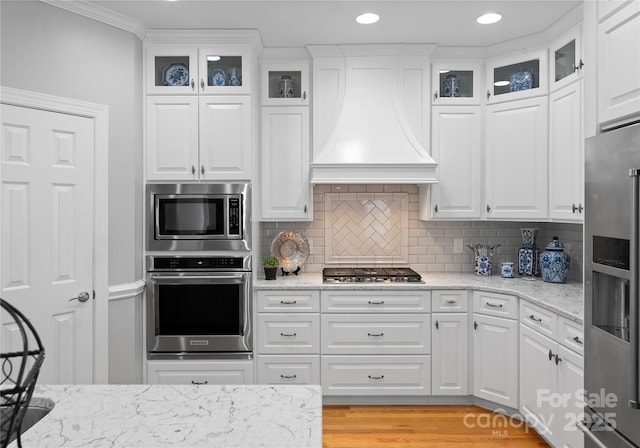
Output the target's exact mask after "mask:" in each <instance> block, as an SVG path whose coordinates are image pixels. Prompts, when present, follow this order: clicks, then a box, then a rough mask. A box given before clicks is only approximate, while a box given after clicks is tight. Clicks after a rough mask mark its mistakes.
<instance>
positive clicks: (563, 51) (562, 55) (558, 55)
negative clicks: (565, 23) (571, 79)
mask: <svg viewBox="0 0 640 448" xmlns="http://www.w3.org/2000/svg"><path fill="white" fill-rule="evenodd" d="M554 56H555V72H556V79H555V81H556V82H558V81H560V80H561V79H563V78H566V77H567V76H569V75H571V74H572V73H573V71H574V64H575V60H576V41H575V40H572V41H571V42H569V43H568V44H567V45H565V46H564V47H562V48H560V49H558V50H556V51H555V54H554Z"/></svg>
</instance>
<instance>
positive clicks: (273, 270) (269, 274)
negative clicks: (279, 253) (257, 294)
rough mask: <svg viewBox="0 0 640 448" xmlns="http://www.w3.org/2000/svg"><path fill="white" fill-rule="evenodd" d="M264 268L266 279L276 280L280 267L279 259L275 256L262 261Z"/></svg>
mask: <svg viewBox="0 0 640 448" xmlns="http://www.w3.org/2000/svg"><path fill="white" fill-rule="evenodd" d="M262 266H263V267H264V278H265V279H266V280H275V279H276V274H277V272H278V266H280V262H279V261H278V259H277V258H276V257H274V256H269V257H266V258H264V259H263V260H262Z"/></svg>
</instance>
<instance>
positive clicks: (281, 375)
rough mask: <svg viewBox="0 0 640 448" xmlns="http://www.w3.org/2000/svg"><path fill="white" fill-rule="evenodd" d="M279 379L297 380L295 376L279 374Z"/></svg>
mask: <svg viewBox="0 0 640 448" xmlns="http://www.w3.org/2000/svg"><path fill="white" fill-rule="evenodd" d="M280 378H282V379H284V380H295V379H296V378H297V375H285V374H282V373H281V374H280Z"/></svg>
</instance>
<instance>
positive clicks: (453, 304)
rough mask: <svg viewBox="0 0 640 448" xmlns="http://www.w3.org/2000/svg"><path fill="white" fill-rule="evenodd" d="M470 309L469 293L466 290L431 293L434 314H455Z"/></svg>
mask: <svg viewBox="0 0 640 448" xmlns="http://www.w3.org/2000/svg"><path fill="white" fill-rule="evenodd" d="M468 309H469V291H467V290H466V289H462V290H456V289H452V290H450V291H445V290H442V291H431V311H432V312H434V313H435V312H438V311H442V312H449V313H450V312H455V311H461V312H462V311H467V310H468Z"/></svg>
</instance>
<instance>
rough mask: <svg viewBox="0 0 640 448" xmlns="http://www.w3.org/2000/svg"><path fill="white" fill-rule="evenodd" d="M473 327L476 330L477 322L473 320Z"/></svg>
mask: <svg viewBox="0 0 640 448" xmlns="http://www.w3.org/2000/svg"><path fill="white" fill-rule="evenodd" d="M473 329H474V330H477V329H478V322H473Z"/></svg>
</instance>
